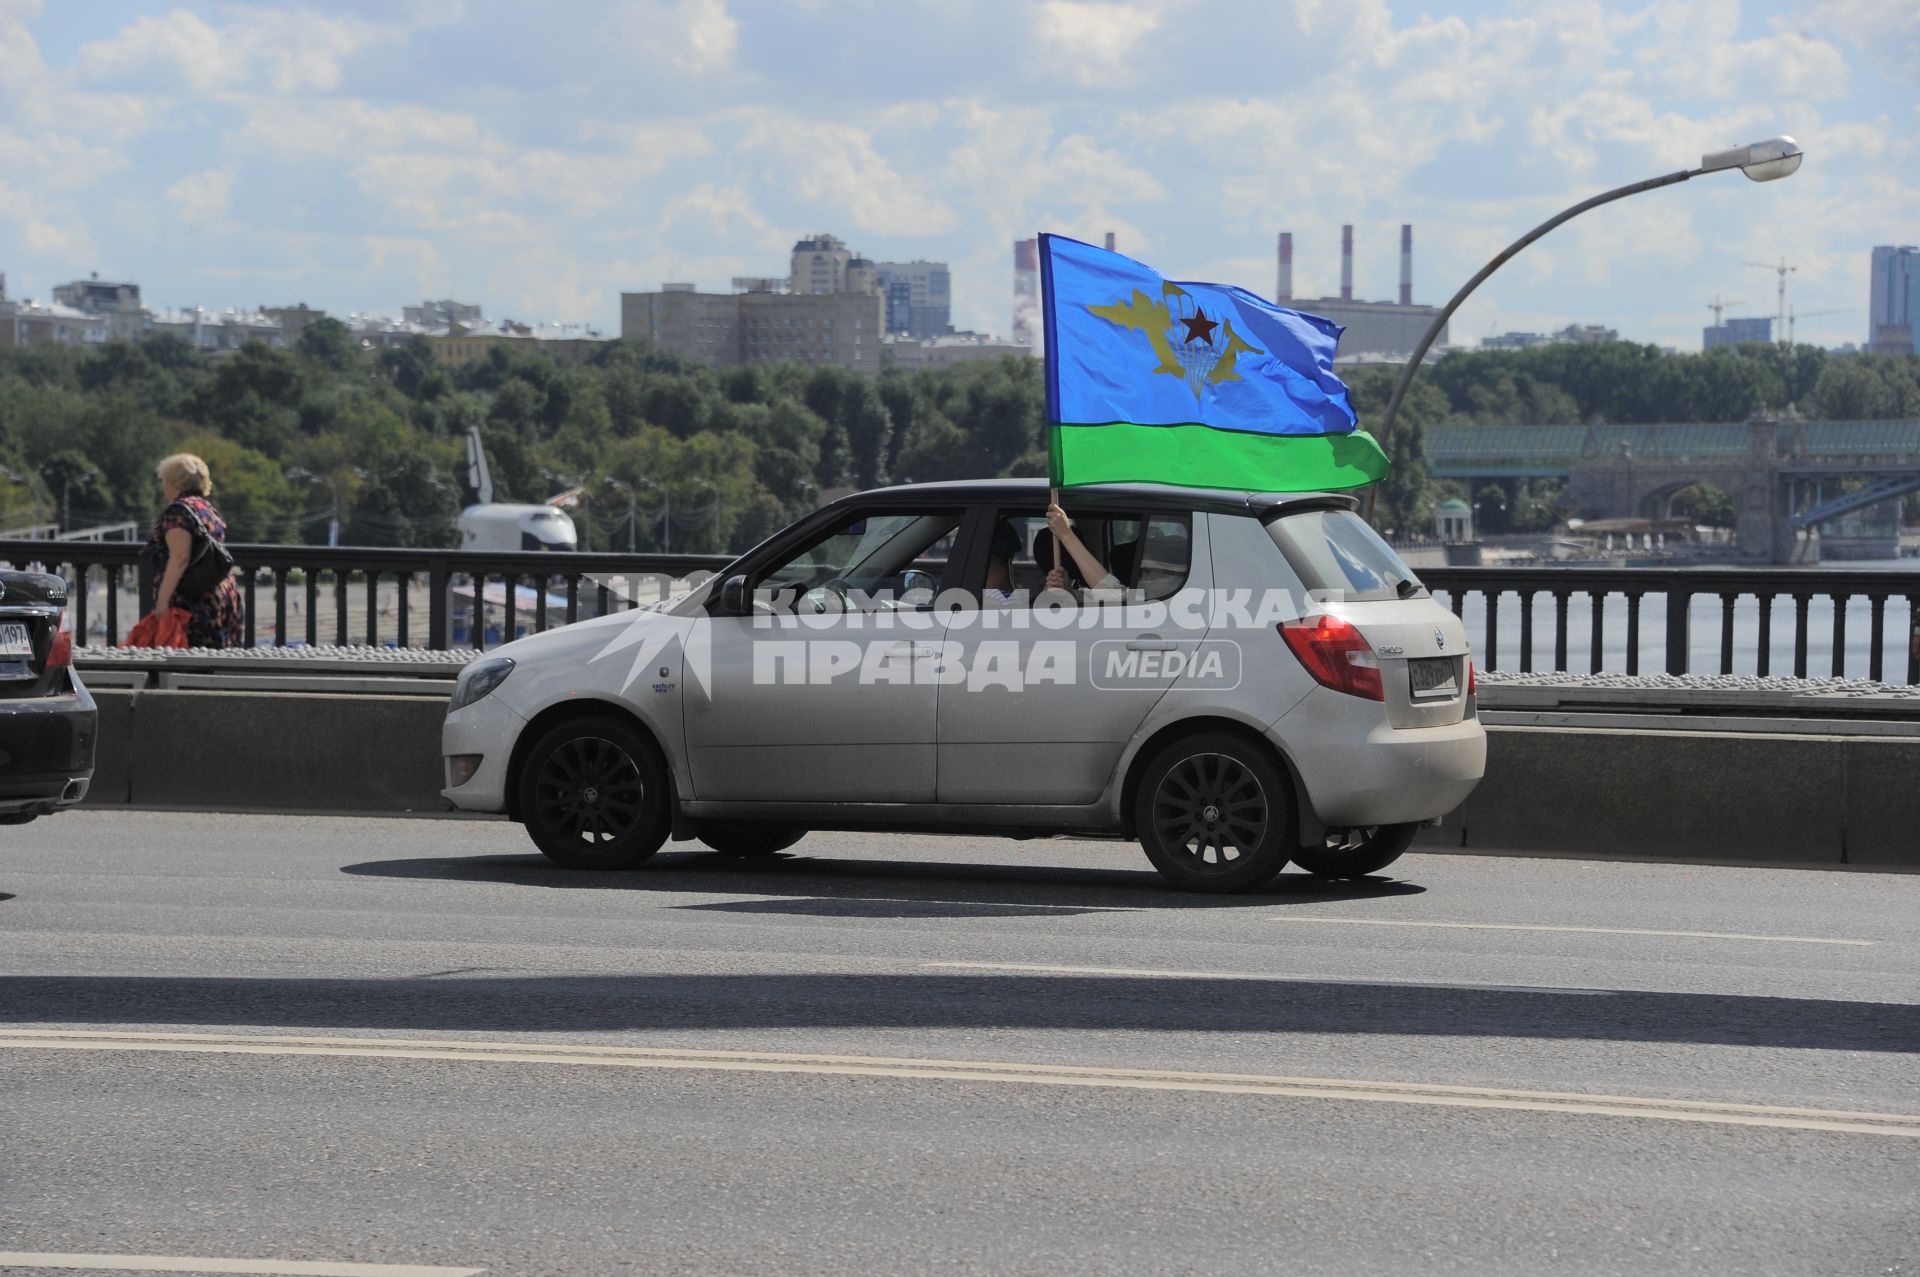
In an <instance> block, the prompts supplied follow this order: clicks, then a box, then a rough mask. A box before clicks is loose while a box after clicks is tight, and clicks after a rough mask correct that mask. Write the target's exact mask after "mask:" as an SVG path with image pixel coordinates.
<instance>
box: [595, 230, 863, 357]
mask: <svg viewBox="0 0 1920 1277" xmlns="http://www.w3.org/2000/svg"><path fill="white" fill-rule="evenodd" d="M733 285H734V291H732V292H730V293H703V292H700V291H698V290H697V289H696V288H695V287H694V285H692V284H687V283H668V284H663V285H661V287H660V291H659V292H655V293H622V294H620V336H621V337H622V338H623V339H625V340H627V341H644V342H646V343H648V344H649V345H651V346H653V347H654V348H656V349H658V350H664V351H666V352H668V353H669V354H674V355H678V356H680V357H681V358H684V359H691V360H695V361H697V362H699V363H703V364H706V365H708V366H710V367H715V368H723V367H726V366H728V365H731V364H743V363H777V362H779V361H782V360H792V361H794V362H796V363H802V364H806V365H808V366H809V367H816V368H817V367H827V366H833V367H840V368H849V369H852V370H853V371H855V372H864V373H870V374H871V373H878V372H879V371H880V348H881V339H882V338H883V337H884V336H885V335H886V331H887V328H886V298H885V296H884V295H883V294H882V291H881V284H880V276H879V267H878V266H877V265H876V264H875V263H873V262H871V261H868V260H867V259H866V258H864V257H861V256H859V255H858V254H856V253H854V252H853V251H852V250H851V249H849V248H848V247H847V246H846V245H845V244H844V243H842V242H841V241H840V240H838V239H836V238H834V237H833V236H832V235H828V234H825V233H821V234H818V235H812V236H809V237H807V238H805V239H802V240H800V241H799V242H798V243H796V244H795V245H794V246H793V255H792V259H791V264H790V269H789V271H788V274H787V278H786V279H785V280H780V279H777V278H760V277H742V278H739V279H735V280H734V281H733Z"/></svg>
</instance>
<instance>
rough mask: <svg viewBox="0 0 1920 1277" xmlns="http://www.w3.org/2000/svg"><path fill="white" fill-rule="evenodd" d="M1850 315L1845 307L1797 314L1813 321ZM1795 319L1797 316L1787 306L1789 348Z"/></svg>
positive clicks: (1850, 312)
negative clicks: (1823, 317)
mask: <svg viewBox="0 0 1920 1277" xmlns="http://www.w3.org/2000/svg"><path fill="white" fill-rule="evenodd" d="M1852 313H1853V312H1852V311H1849V310H1847V309H1846V308H1845V307H1842V308H1841V309H1839V310H1803V311H1800V312H1799V314H1800V315H1805V316H1806V317H1807V318H1808V319H1815V318H1818V317H1819V316H1821V315H1849V314H1852ZM1796 318H1797V316H1796V314H1795V312H1794V310H1793V308H1792V307H1791V306H1789V307H1788V308H1787V345H1789V346H1791V345H1793V321H1794V320H1795V319H1796Z"/></svg>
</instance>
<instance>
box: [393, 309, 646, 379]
mask: <svg viewBox="0 0 1920 1277" xmlns="http://www.w3.org/2000/svg"><path fill="white" fill-rule="evenodd" d="M607 340H608V339H607V337H606V335H605V334H603V333H599V332H596V331H594V330H593V329H592V328H588V327H586V326H585V325H582V324H521V323H516V322H514V321H513V320H511V319H503V320H501V321H500V322H499V323H497V324H488V325H485V326H483V327H480V328H476V329H471V330H464V331H463V330H459V329H455V330H452V331H449V332H446V333H435V334H432V335H429V336H428V337H427V346H428V347H429V348H430V349H431V350H432V351H433V357H434V360H435V361H436V362H437V363H439V364H441V365H442V366H444V367H448V368H458V367H459V366H461V365H462V364H469V363H472V362H473V361H474V360H476V359H484V358H486V357H487V355H488V354H489V353H490V352H491V351H492V350H493V349H494V347H496V346H505V347H507V348H508V349H510V350H513V349H517V350H536V351H538V352H540V353H541V354H543V355H549V356H551V357H553V358H554V359H557V360H559V361H560V362H561V363H569V364H580V363H585V362H586V361H587V360H588V359H590V358H592V357H593V354H594V352H595V351H598V350H600V349H601V348H602V347H604V346H605V345H606V344H607Z"/></svg>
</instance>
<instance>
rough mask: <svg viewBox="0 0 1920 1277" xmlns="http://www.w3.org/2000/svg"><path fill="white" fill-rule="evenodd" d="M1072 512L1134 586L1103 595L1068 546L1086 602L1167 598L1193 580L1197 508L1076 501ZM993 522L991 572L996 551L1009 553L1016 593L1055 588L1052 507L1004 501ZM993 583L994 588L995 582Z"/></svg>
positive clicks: (1082, 531)
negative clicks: (1080, 505) (1017, 506)
mask: <svg viewBox="0 0 1920 1277" xmlns="http://www.w3.org/2000/svg"><path fill="white" fill-rule="evenodd" d="M1069 513H1070V514H1071V515H1072V518H1073V526H1074V532H1075V533H1076V534H1077V535H1078V536H1079V537H1080V540H1081V541H1082V543H1083V544H1085V545H1086V546H1087V548H1088V549H1089V550H1091V551H1092V552H1093V554H1094V557H1096V558H1097V559H1099V560H1100V563H1101V564H1102V565H1103V566H1104V567H1105V568H1106V569H1107V571H1108V572H1110V573H1111V574H1112V575H1113V576H1115V577H1117V578H1118V579H1119V581H1120V583H1121V585H1122V586H1124V587H1125V588H1126V591H1127V593H1126V594H1125V595H1124V596H1118V597H1103V596H1102V594H1101V592H1099V591H1095V590H1092V589H1090V588H1089V583H1087V582H1084V581H1082V580H1081V579H1080V577H1081V573H1080V569H1079V567H1078V565H1076V564H1075V563H1074V562H1073V560H1072V558H1071V557H1070V556H1068V555H1065V554H1062V555H1061V558H1060V561H1061V565H1062V566H1063V567H1065V568H1066V569H1067V572H1068V576H1069V579H1070V582H1071V584H1072V586H1073V588H1074V589H1076V590H1077V591H1079V593H1080V597H1081V601H1082V602H1083V603H1085V604H1087V605H1090V606H1091V605H1100V606H1106V605H1111V604H1117V603H1123V602H1135V601H1154V600H1159V599H1167V598H1171V597H1173V596H1174V595H1175V594H1177V593H1179V592H1180V590H1181V589H1182V588H1183V587H1185V585H1186V583H1187V576H1188V574H1189V572H1190V571H1191V568H1192V559H1193V518H1192V516H1191V515H1188V514H1186V513H1184V512H1183V513H1178V514H1161V513H1154V514H1148V515H1141V514H1116V513H1111V512H1106V511H1098V510H1092V511H1078V510H1072V509H1069ZM986 527H987V529H988V534H989V535H990V536H991V537H992V538H993V542H994V553H992V554H990V555H989V563H988V571H989V574H991V573H992V572H993V571H994V568H993V562H992V561H993V559H995V558H1002V557H1003V558H1005V560H1006V566H1007V574H1006V580H1007V581H1008V583H1009V584H1008V586H1007V589H1008V591H1009V592H1010V593H1011V594H1012V595H1013V598H1014V599H1015V600H1020V599H1024V600H1026V601H1027V602H1036V601H1038V600H1039V599H1040V596H1041V595H1042V594H1043V593H1044V592H1045V591H1046V588H1047V572H1048V571H1049V569H1051V568H1052V567H1053V566H1054V556H1053V534H1052V533H1051V532H1049V531H1048V530H1047V520H1046V515H1045V513H1044V511H1043V510H1040V509H1033V510H1010V509H1006V508H1004V507H1003V508H1001V509H999V510H997V511H995V512H994V514H993V517H992V518H991V519H990V520H988V522H987V524H986ZM968 585H969V588H970V591H972V592H975V593H977V592H978V583H975V582H969V583H968ZM988 585H989V588H991V586H992V582H991V581H989V582H988Z"/></svg>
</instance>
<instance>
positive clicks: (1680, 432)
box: [1427, 413, 1920, 563]
mask: <svg viewBox="0 0 1920 1277" xmlns="http://www.w3.org/2000/svg"><path fill="white" fill-rule="evenodd" d="M1427 467H1428V470H1429V471H1430V472H1431V473H1432V474H1433V475H1435V476H1436V477H1438V478H1443V479H1468V480H1475V479H1493V480H1501V479H1507V480H1512V479H1566V480H1568V502H1567V504H1568V509H1567V513H1568V514H1570V515H1578V516H1581V517H1583V518H1589V519H1607V518H1645V519H1665V518H1668V517H1670V516H1671V514H1672V509H1671V507H1672V503H1673V498H1674V497H1675V496H1676V495H1678V494H1679V493H1680V492H1681V490H1683V489H1685V488H1687V487H1690V486H1691V485H1693V484H1695V483H1707V484H1711V485H1713V486H1714V487H1717V488H1719V489H1721V490H1722V491H1724V492H1726V493H1727V494H1728V495H1729V496H1731V497H1732V498H1733V500H1734V507H1735V510H1736V514H1737V521H1736V543H1737V545H1738V546H1739V549H1740V551H1741V553H1742V554H1743V555H1745V556H1748V557H1750V558H1756V559H1765V560H1770V561H1772V562H1775V563H1791V562H1799V561H1806V560H1808V559H1813V558H1818V557H1819V553H1820V547H1819V544H1818V543H1816V542H1814V541H1813V540H1812V539H1811V538H1810V537H1807V536H1804V535H1803V532H1804V531H1805V530H1807V529H1811V528H1815V527H1818V526H1819V525H1823V524H1829V523H1831V522H1832V521H1834V520H1838V519H1841V518H1842V517H1844V516H1847V515H1857V514H1861V513H1863V512H1865V511H1866V510H1867V509H1868V508H1869V507H1872V506H1877V505H1881V504H1882V503H1886V502H1892V501H1895V500H1897V499H1898V498H1899V497H1901V496H1903V495H1905V494H1906V493H1909V492H1915V491H1920V421H1913V420H1907V421H1807V420H1804V419H1802V418H1801V417H1799V416H1798V415H1797V414H1793V413H1788V414H1785V415H1780V416H1776V415H1773V414H1770V413H1761V414H1758V415H1756V416H1755V417H1754V418H1753V419H1752V420H1750V421H1746V422H1740V423H1737V424H1730V425H1728V424H1702V423H1696V422H1686V423H1663V424H1656V425H1641V426H1618V425H1607V424H1594V425H1586V426H1565V425H1518V426H1473V425H1442V426H1434V427H1430V428H1429V429H1428V431H1427ZM1887 508H1888V509H1893V510H1897V507H1887ZM1881 525H1885V526H1884V527H1882V526H1881ZM1838 530H1839V529H1838V528H1837V526H1836V527H1835V528H1832V529H1830V530H1829V533H1828V540H1829V541H1831V542H1832V544H1831V545H1829V546H1828V554H1829V557H1836V556H1835V555H1834V554H1833V553H1832V551H1833V550H1834V549H1837V548H1838V546H1839V543H1840V540H1841V538H1840V537H1839V536H1838V535H1836V534H1837V532H1838ZM1847 532H1848V534H1849V536H1850V537H1851V538H1852V539H1855V540H1859V541H1861V545H1860V546H1859V547H1855V549H1856V550H1857V552H1859V553H1863V554H1865V555H1867V556H1868V557H1887V556H1891V555H1893V554H1897V553H1898V536H1899V522H1898V518H1897V515H1896V516H1895V517H1891V518H1888V517H1886V516H1884V515H1883V516H1882V517H1881V518H1880V519H1878V520H1877V521H1874V522H1873V526H1872V527H1871V528H1869V529H1867V531H1866V533H1865V535H1863V534H1862V531H1861V530H1860V529H1859V528H1857V527H1856V528H1849V529H1847ZM1876 534H1878V535H1876ZM1881 540H1885V541H1887V543H1888V544H1887V545H1886V546H1884V547H1882V546H1880V545H1879V542H1880V541H1881Z"/></svg>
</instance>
